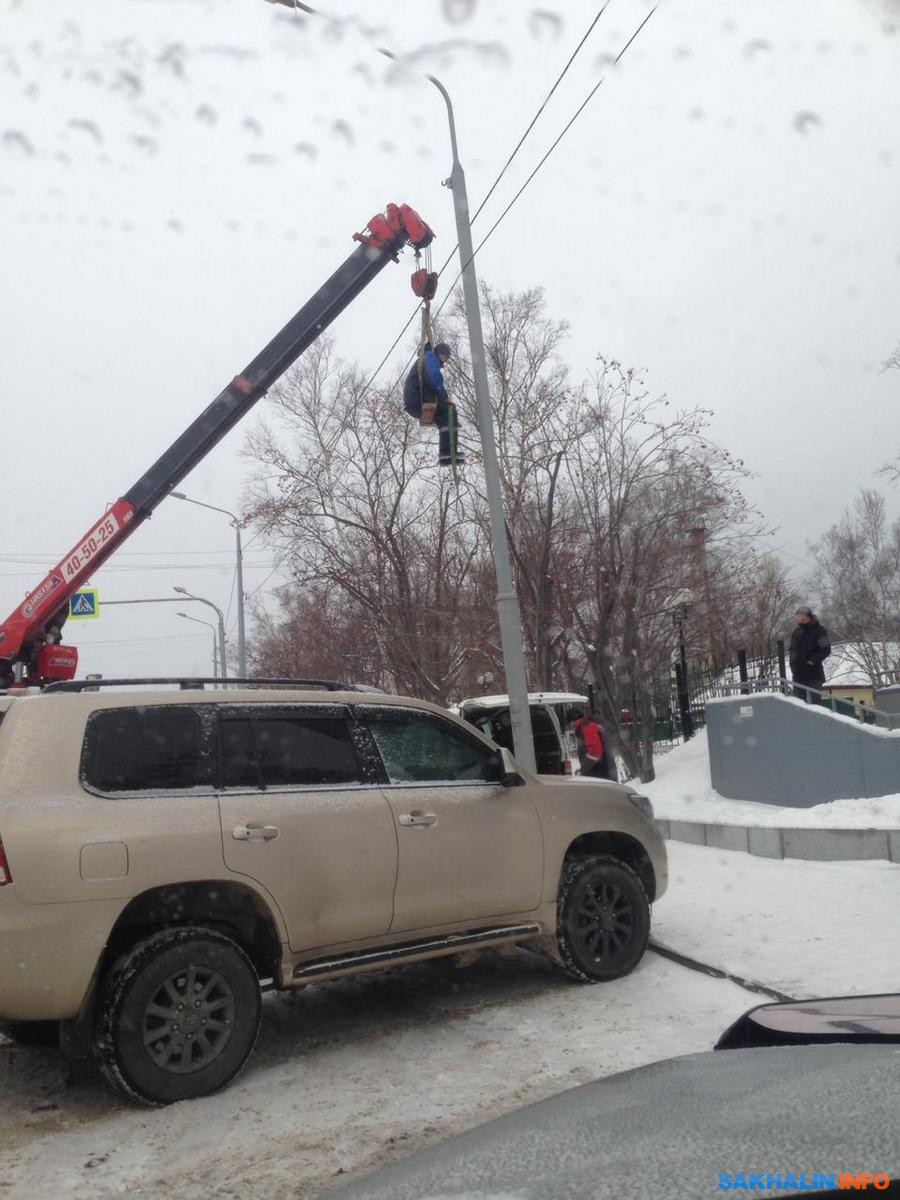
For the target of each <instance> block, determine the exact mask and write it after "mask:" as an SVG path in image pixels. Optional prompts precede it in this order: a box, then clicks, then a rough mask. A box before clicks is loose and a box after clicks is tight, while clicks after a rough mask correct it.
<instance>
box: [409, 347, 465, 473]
mask: <svg viewBox="0 0 900 1200" xmlns="http://www.w3.org/2000/svg"><path fill="white" fill-rule="evenodd" d="M450 357H451V350H450V347H449V346H448V345H447V343H446V342H438V344H437V345H436V346H435V347H434V349H432V347H431V345H430V343H429V344H427V345H426V346H425V357H424V360H423V363H422V376H421V381H420V378H419V363H418V360H417V361H416V362H414V363H413V366H412V370H411V371H410V372H409V374H408V375H407V377H406V383H405V384H404V385H403V407H404V408H405V409H406V411H407V412H408V413H409V415H410V416H411V417H416V418H418V417H420V416H421V415H422V402H423V400H424V401H426V402H431V403H433V404H436V405H437V413H436V416H437V427H438V463H439V464H440V465H441V466H442V467H449V466H453V465H454V464H455V465H456V466H458V467H461V466H463V465H464V463H465V459H464V458H463V456H462V455H461V454H460V453H459V449H458V445H457V439H458V432H459V416H458V411H457V408H456V401H455V400H454V399H453V397H452V396H451V395H450V393H449V392H448V391H447V387H446V384H445V383H444V373H443V367H444V366H445V364H446V363H447V362H448V360H449V359H450ZM423 393H424V395H423ZM451 410H452V414H453V418H452V419H453V429H452V431H451V428H450V422H451Z"/></svg>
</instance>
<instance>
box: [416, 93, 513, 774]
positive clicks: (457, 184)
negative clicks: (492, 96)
mask: <svg viewBox="0 0 900 1200" xmlns="http://www.w3.org/2000/svg"><path fill="white" fill-rule="evenodd" d="M428 79H429V81H430V82H431V83H433V84H434V86H435V87H436V88H437V90H438V91H439V92H440V93H441V95H442V96H443V98H444V104H445V105H446V106H447V120H448V123H449V126H450V148H451V150H452V153H453V166H452V170H451V172H450V189H451V191H452V192H453V210H454V215H455V217H456V240H457V242H458V243H459V261H460V264H461V271H462V284H463V298H464V300H465V308H466V324H467V325H468V329H469V348H470V352H471V356H472V378H473V381H474V384H475V401H476V404H477V406H478V429H479V433H480V434H481V451H482V456H483V460H484V482H485V489H486V491H487V499H488V511H489V513H490V521H491V542H492V545H493V551H494V569H495V571H496V573H497V615H498V618H499V622H500V644H501V646H502V647H503V667H504V671H505V673H506V688H507V692H508V693H509V715H510V721H511V724H512V735H513V745H514V746H515V751H516V758H517V759H518V760H519V762H521V764H522V766H523V767H526V768H528V769H529V770H531V771H534V770H536V769H537V765H536V762H535V757H534V739H533V737H532V732H531V712H530V710H529V707H528V677H527V674H526V670H525V652H524V650H523V647H522V617H521V614H520V612H519V600H518V597H517V595H516V589H515V587H514V585H513V578H512V566H511V564H510V558H509V544H508V542H507V538H506V516H505V514H504V512H503V489H502V483H501V478H500V464H499V461H498V459H497V445H496V442H495V440H494V414H493V411H492V409H491V397H490V388H489V385H488V375H487V364H486V362H485V353H484V333H483V331H482V327H481V307H480V304H479V297H478V279H477V276H476V274H475V256H474V251H473V249H472V225H471V222H470V220H469V197H468V195H467V193H466V176H465V172H464V171H463V168H462V163H461V162H460V161H459V150H458V147H457V142H456V123H455V121H454V119H453V103H452V101H451V99H450V95H449V93H448V91H447V89H446V88H445V87H444V85H443V84H442V83H441V81H440V80H439V79H437V78H435V76H434V75H429V76H428Z"/></svg>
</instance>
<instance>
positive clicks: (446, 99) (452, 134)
mask: <svg viewBox="0 0 900 1200" xmlns="http://www.w3.org/2000/svg"><path fill="white" fill-rule="evenodd" d="M427 78H428V82H429V83H433V84H434V86H435V87H436V88H437V90H438V91H439V92H440V93H441V95H442V96H443V97H444V103H445V104H446V106H447V121H448V123H449V125H450V149H451V151H452V152H453V162H454V163H458V162H459V149H458V147H457V144H456V121H455V120H454V117H453V101H452V100H451V99H450V93H449V92H448V91H447V89H446V88H445V87H444V85H443V84H442V83H441V81H440V80H439V79H438V77H437V76H436V75H429V76H427Z"/></svg>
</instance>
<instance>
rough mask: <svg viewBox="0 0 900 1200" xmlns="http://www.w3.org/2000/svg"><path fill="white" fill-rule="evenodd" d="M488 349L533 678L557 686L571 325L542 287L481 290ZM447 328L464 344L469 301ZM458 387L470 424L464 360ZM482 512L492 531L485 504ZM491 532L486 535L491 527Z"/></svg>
mask: <svg viewBox="0 0 900 1200" xmlns="http://www.w3.org/2000/svg"><path fill="white" fill-rule="evenodd" d="M481 302H482V311H483V314H484V325H485V348H486V351H487V365H488V375H489V380H490V385H491V399H492V404H493V410H494V425H495V432H496V439H497V451H498V458H499V463H500V472H501V477H502V484H503V494H504V500H505V513H506V531H507V537H508V540H509V546H510V554H511V557H512V561H513V567H514V571H515V578H516V586H517V590H518V593H519V604H520V608H521V613H522V622H523V627H524V634H525V646H526V652H527V658H528V662H529V668H530V670H529V674H530V677H531V680H532V683H533V685H534V686H535V687H536V688H550V687H552V686H553V682H554V679H555V677H556V676H557V675H558V674H559V672H560V670H561V669H562V666H563V663H564V660H565V640H566V636H567V632H568V624H567V622H566V620H565V617H564V612H563V607H564V604H563V601H562V600H561V591H564V590H565V587H566V580H567V573H568V567H569V551H570V549H571V525H572V521H573V518H574V508H573V504H572V497H571V491H570V489H569V487H568V485H567V481H566V473H565V470H564V464H565V461H566V456H567V454H568V452H569V450H570V449H571V447H572V445H573V443H574V441H575V440H576V439H577V437H578V436H579V430H578V428H577V425H576V424H575V423H574V422H573V420H572V416H573V404H572V396H573V389H572V387H571V385H570V383H569V375H568V369H567V367H566V366H565V364H564V363H563V361H562V360H561V358H560V351H561V347H562V344H563V342H564V340H565V338H566V336H567V333H568V325H567V324H566V322H565V321H551V320H549V319H548V318H547V317H546V315H545V307H546V305H545V300H544V293H543V289H541V288H531V289H530V290H528V291H525V292H520V293H508V292H497V291H495V290H494V289H492V288H490V287H488V286H486V285H483V286H482V290H481ZM446 328H447V330H448V331H449V333H450V336H451V337H453V338H454V340H455V342H456V344H457V345H459V346H462V345H463V344H464V336H463V330H464V328H465V313H464V309H463V302H462V297H461V296H460V295H457V296H455V297H454V301H453V303H452V304H451V307H450V312H449V315H448V318H447V321H446ZM452 371H453V382H454V386H455V388H456V391H457V394H458V397H459V400H460V407H461V410H462V412H463V414H464V416H465V418H466V419H467V420H468V421H470V422H472V423H477V416H476V404H475V393H474V386H473V383H472V376H471V367H470V364H469V362H468V359H467V357H466V355H465V354H464V353H463V354H459V355H457V356H456V360H455V363H454V365H453V368H452ZM480 499H481V500H482V503H480V504H479V505H478V506H477V507H476V508H475V510H474V515H475V517H476V519H478V520H480V521H481V523H482V525H483V526H485V527H486V521H487V510H486V505H485V504H484V503H483V497H480ZM485 531H486V529H485Z"/></svg>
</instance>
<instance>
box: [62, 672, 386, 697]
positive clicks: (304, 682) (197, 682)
mask: <svg viewBox="0 0 900 1200" xmlns="http://www.w3.org/2000/svg"><path fill="white" fill-rule="evenodd" d="M148 684H169V685H170V686H171V685H177V686H178V687H179V688H180V689H181V690H182V691H186V690H189V689H191V688H198V689H199V690H201V691H202V690H205V688H206V685H207V684H215V685H216V686H217V687H219V688H229V687H233V686H235V685H240V686H241V687H259V688H263V687H283V688H297V689H298V690H299V689H304V690H306V689H314V690H319V691H325V692H381V690H382V689H381V688H377V687H372V686H370V685H368V684H365V683H345V682H342V681H341V680H337V679H270V678H266V677H260V678H255V679H246V678H245V679H233V678H229V679H217V678H216V677H215V676H213V675H208V676H207V675H184V676H180V675H176V676H165V677H149V676H148V677H141V678H133V679H132V678H129V679H59V680H56V681H55V682H54V683H48V684H46V685H45V687H44V688H43V689H42V691H43V692H44V693H45V694H46V693H47V692H96V691H98V690H99V689H100V688H107V687H126V686H130V687H135V686H137V685H141V686H143V685H148Z"/></svg>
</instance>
